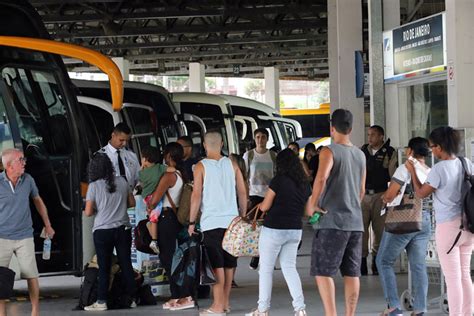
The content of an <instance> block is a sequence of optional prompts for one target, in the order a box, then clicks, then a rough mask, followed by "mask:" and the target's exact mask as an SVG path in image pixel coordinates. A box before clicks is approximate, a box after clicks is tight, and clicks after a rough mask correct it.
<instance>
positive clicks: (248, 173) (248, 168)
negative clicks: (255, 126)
mask: <svg viewBox="0 0 474 316" xmlns="http://www.w3.org/2000/svg"><path fill="white" fill-rule="evenodd" d="M254 156H255V152H254V150H253V149H250V150H249V151H248V155H247V179H250V165H251V164H252V160H253V157H254Z"/></svg>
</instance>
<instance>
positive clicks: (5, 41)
mask: <svg viewBox="0 0 474 316" xmlns="http://www.w3.org/2000/svg"><path fill="white" fill-rule="evenodd" d="M0 46H9V47H17V48H24V49H30V50H35V51H40V52H46V53H52V54H57V55H63V56H67V57H72V58H76V59H80V60H83V61H85V62H87V63H89V64H91V65H93V66H96V67H98V68H99V69H100V70H102V71H103V72H104V73H106V74H107V75H108V76H109V82H110V92H111V94H112V108H113V109H114V111H120V109H121V108H122V102H123V78H122V74H121V73H120V70H119V68H118V67H117V65H115V63H114V62H113V61H112V60H111V59H110V58H108V57H107V56H105V55H102V54H101V53H99V52H96V51H94V50H92V49H89V48H85V47H81V46H77V45H73V44H67V43H62V42H56V41H51V40H45V39H38V38H29V37H15V36H0Z"/></svg>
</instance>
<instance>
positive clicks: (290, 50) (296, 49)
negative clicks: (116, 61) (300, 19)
mask: <svg viewBox="0 0 474 316" xmlns="http://www.w3.org/2000/svg"><path fill="white" fill-rule="evenodd" d="M327 50H328V48H327V46H322V45H314V46H292V47H284V48H279V47H274V48H261V49H233V50H227V49H218V50H207V51H191V52H176V53H155V54H140V55H129V56H124V57H125V59H127V60H130V61H134V60H160V59H169V58H201V57H218V56H235V55H251V54H294V53H307V52H318V51H319V52H327Z"/></svg>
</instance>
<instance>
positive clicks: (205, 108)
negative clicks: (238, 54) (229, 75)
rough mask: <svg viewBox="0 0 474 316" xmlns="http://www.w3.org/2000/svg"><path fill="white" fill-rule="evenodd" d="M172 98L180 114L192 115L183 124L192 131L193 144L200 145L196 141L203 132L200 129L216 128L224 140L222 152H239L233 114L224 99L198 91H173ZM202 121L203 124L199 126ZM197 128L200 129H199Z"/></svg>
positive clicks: (226, 153) (227, 153)
mask: <svg viewBox="0 0 474 316" xmlns="http://www.w3.org/2000/svg"><path fill="white" fill-rule="evenodd" d="M172 99H173V103H174V104H175V106H176V110H177V111H178V113H179V114H180V115H191V116H192V118H193V120H191V121H190V120H187V119H185V124H186V128H187V129H188V130H189V131H190V135H191V134H193V133H194V136H193V137H194V138H195V139H193V142H194V143H195V144H199V146H200V142H197V140H198V139H197V135H202V134H203V132H205V131H203V130H202V129H203V128H205V129H207V130H211V129H217V130H219V131H220V132H221V134H222V138H223V141H224V147H223V148H222V151H223V153H224V154H225V155H229V154H231V153H236V154H238V153H239V152H240V151H239V142H238V137H237V129H236V127H235V122H234V115H233V113H232V109H231V107H230V105H229V102H228V101H227V100H226V99H224V98H223V97H220V96H218V95H214V94H209V93H199V92H178V93H173V94H172ZM202 123H204V126H201V124H202ZM199 128H201V129H200V130H199ZM201 141H202V139H201ZM200 150H202V148H200ZM201 154H202V152H201Z"/></svg>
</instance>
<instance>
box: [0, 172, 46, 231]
mask: <svg viewBox="0 0 474 316" xmlns="http://www.w3.org/2000/svg"><path fill="white" fill-rule="evenodd" d="M38 195H39V193H38V187H37V186H36V183H35V180H34V179H33V178H32V177H31V176H30V175H29V174H27V173H24V174H23V175H22V176H21V177H20V178H19V179H18V182H17V184H16V186H15V187H14V186H13V184H12V183H11V181H10V179H8V177H7V176H6V173H5V172H2V173H0V238H2V239H11V240H22V239H26V238H31V237H33V221H32V219H31V209H30V197H31V198H35V197H37V196H38Z"/></svg>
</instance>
